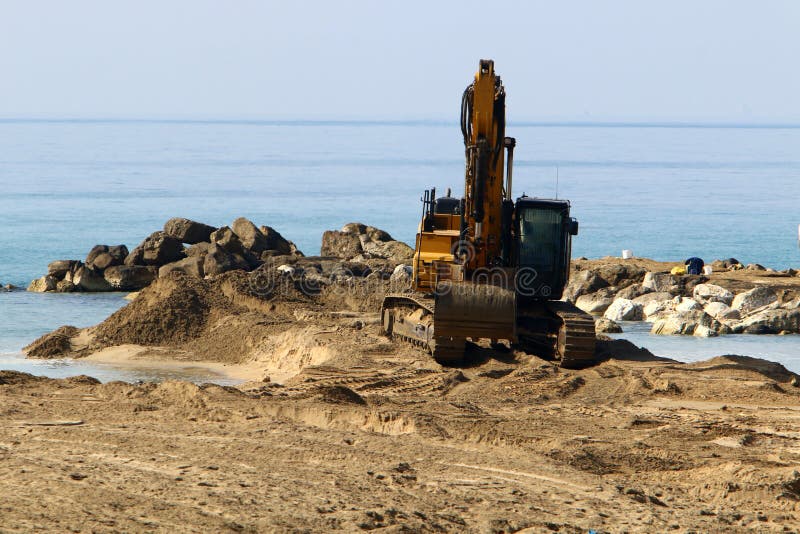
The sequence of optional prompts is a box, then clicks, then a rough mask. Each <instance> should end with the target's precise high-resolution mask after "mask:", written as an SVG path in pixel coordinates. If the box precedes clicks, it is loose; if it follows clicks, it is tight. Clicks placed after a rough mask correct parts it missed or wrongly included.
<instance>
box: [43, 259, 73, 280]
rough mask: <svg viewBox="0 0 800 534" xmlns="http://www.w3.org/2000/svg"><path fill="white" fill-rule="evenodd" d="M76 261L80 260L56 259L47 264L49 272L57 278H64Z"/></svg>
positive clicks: (49, 274)
mask: <svg viewBox="0 0 800 534" xmlns="http://www.w3.org/2000/svg"><path fill="white" fill-rule="evenodd" d="M76 263H78V262H77V261H75V260H56V261H53V262H50V264H49V265H48V266H47V274H48V276H52V277H53V278H55V279H56V280H63V279H64V277H65V276H67V273H68V272H70V271H71V270H72V268H73V267H74V266H75V264H76Z"/></svg>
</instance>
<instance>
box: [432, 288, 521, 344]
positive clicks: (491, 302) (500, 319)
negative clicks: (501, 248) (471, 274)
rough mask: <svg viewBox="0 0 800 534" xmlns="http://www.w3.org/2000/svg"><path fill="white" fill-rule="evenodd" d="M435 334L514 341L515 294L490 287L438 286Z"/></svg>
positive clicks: (448, 336) (512, 291) (438, 335)
mask: <svg viewBox="0 0 800 534" xmlns="http://www.w3.org/2000/svg"><path fill="white" fill-rule="evenodd" d="M434 324H435V331H434V335H435V336H436V338H437V339H443V338H472V339H478V338H489V339H514V328H515V324H516V294H515V292H514V290H510V289H505V288H502V287H499V286H494V285H489V284H475V283H468V282H465V283H458V282H443V283H441V284H439V285H438V286H437V292H436V307H435V312H434Z"/></svg>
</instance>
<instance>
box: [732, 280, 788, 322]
mask: <svg viewBox="0 0 800 534" xmlns="http://www.w3.org/2000/svg"><path fill="white" fill-rule="evenodd" d="M777 300H778V295H777V294H775V291H773V290H772V289H771V288H769V287H765V286H759V287H754V288H753V289H751V290H750V291H745V292H744V293H739V294H738V295H736V297H734V299H733V303H732V304H731V308H734V309H736V310H739V313H741V314H742V316H746V315H749V314H751V313H753V312H754V311H756V310H758V309H759V308H763V307H764V306H768V305H770V304H772V303H774V302H777Z"/></svg>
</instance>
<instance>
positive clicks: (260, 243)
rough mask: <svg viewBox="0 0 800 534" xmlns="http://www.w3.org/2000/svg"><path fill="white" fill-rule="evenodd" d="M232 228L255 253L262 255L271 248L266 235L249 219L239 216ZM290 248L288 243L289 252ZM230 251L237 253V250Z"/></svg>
mask: <svg viewBox="0 0 800 534" xmlns="http://www.w3.org/2000/svg"><path fill="white" fill-rule="evenodd" d="M231 229H232V230H233V233H234V234H236V235H237V236H238V237H239V241H240V242H241V243H242V245H243V246H244V247H245V248H246V249H248V250H250V251H251V252H253V253H254V254H256V255H260V254H261V253H262V252H264V251H265V250H269V248H270V247H269V246H267V238H266V236H265V235H264V234H262V233H261V230H259V229H258V228H257V227H256V225H255V224H253V223H252V222H251V221H249V220H248V219H245V218H244V217H239V218H238V219H236V220H235V221H233V224H232V225H231ZM288 250H289V247H288V244H287V246H286V251H287V252H288ZM229 252H233V253H236V251H233V250H229Z"/></svg>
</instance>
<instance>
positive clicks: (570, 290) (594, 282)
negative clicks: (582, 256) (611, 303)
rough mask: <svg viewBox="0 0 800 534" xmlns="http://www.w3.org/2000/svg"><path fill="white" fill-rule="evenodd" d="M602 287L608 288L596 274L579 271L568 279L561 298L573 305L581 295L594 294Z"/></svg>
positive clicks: (606, 283)
mask: <svg viewBox="0 0 800 534" xmlns="http://www.w3.org/2000/svg"><path fill="white" fill-rule="evenodd" d="M604 287H608V282H606V281H605V280H603V279H602V278H600V276H598V274H597V273H596V272H594V271H580V272H578V274H575V275H572V276H571V277H570V279H569V282H568V283H567V286H566V287H565V288H564V294H563V295H562V296H563V298H564V300H566V301H569V302H573V303H574V302H576V301H577V300H578V297H580V296H581V295H587V294H589V293H594V292H596V291H598V290H600V289H602V288H604Z"/></svg>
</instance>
